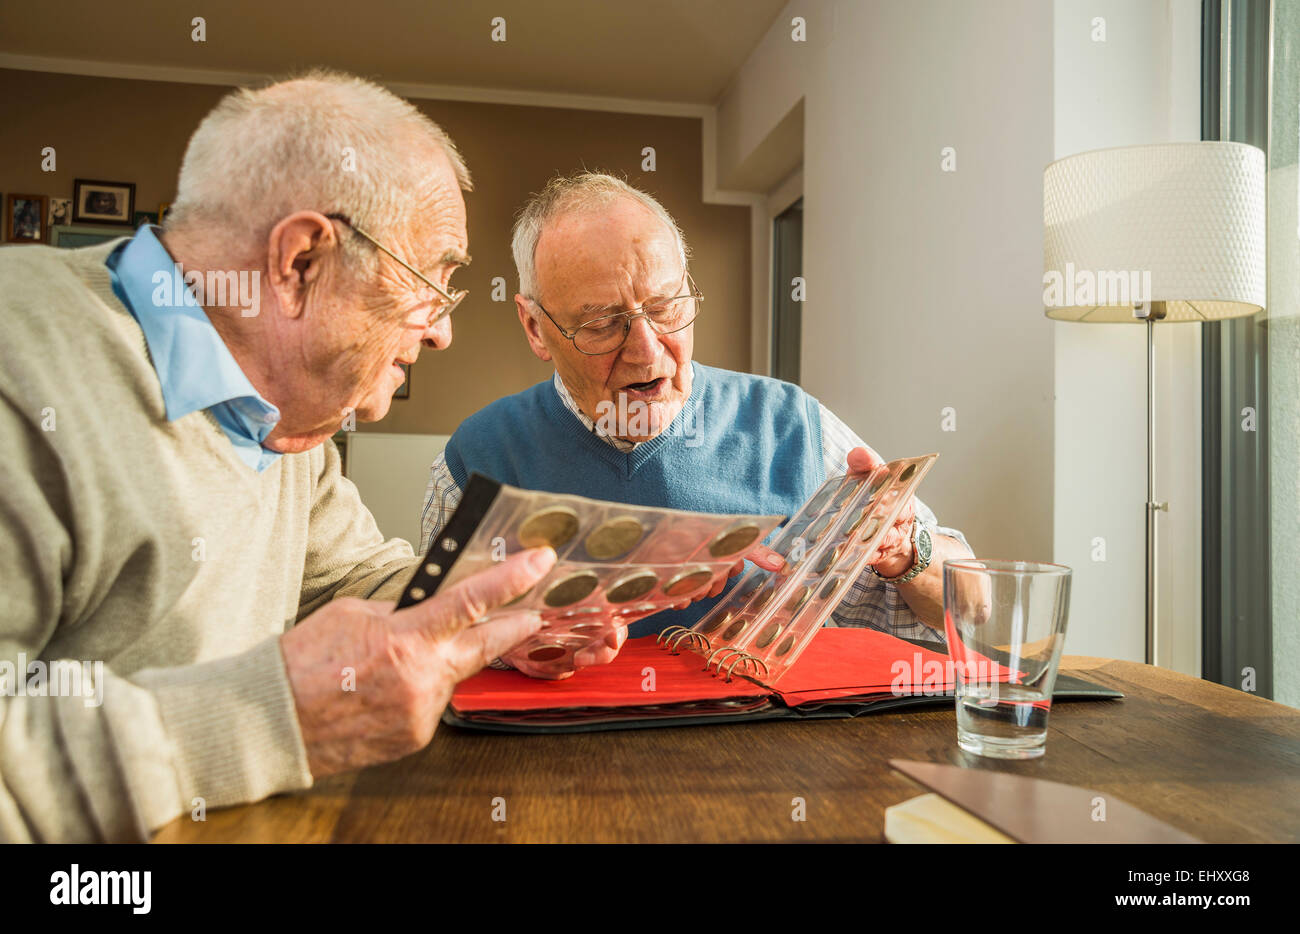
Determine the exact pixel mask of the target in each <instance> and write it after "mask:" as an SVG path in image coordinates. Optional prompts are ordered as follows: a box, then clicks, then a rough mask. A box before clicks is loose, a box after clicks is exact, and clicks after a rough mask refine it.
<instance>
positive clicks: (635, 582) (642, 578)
mask: <svg viewBox="0 0 1300 934" xmlns="http://www.w3.org/2000/svg"><path fill="white" fill-rule="evenodd" d="M658 583H659V578H657V577H656V576H655V575H654V573H653V572H651V571H633V572H632V573H631V574H625V575H623V576H622V577H620V578H619V579H618V580H616V581H614V583H613V584H612V585H610V587H609V589H608V590H606V591H605V599H606V600H608V601H609V602H610V603H627V601H629V600H635V599H637V598H638V597H644V596H645V595H646V594H648V593H649V592H650V591H652V590H654V589H655V585H656V584H658Z"/></svg>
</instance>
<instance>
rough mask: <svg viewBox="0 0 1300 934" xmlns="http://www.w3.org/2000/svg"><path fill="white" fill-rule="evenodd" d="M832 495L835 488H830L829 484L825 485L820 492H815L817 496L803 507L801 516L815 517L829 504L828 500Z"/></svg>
mask: <svg viewBox="0 0 1300 934" xmlns="http://www.w3.org/2000/svg"><path fill="white" fill-rule="evenodd" d="M834 495H835V488H834V487H833V486H831V485H830V484H829V483H827V484H825V485H824V486H823V487H822V488H821V489H820V490H818V491H817V495H816V496H814V497H813V498H812V499H811V500H810V501H809V503H808V505H807V506H805V507H804V511H803V514H804V515H805V516H815V515H817V514H818V513H820V512H821V511H822V510H823V509H825V508H826V504H827V503H828V502H830V498H831V497H832V496H834Z"/></svg>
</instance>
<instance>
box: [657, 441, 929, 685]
mask: <svg viewBox="0 0 1300 934" xmlns="http://www.w3.org/2000/svg"><path fill="white" fill-rule="evenodd" d="M936 458H938V455H937V454H927V455H925V456H924V457H913V458H905V459H902V460H896V461H891V462H890V463H888V464H882V465H881V466H879V467H877V468H876V469H875V470H873V471H872V472H871V473H869V474H861V473H858V474H848V475H845V476H839V477H831V478H830V479H829V480H827V481H826V482H825V483H824V484H822V486H821V487H820V489H818V490H817V492H816V493H814V494H813V496H812V497H811V498H810V499H809V500H808V502H806V503H805V504H804V505H803V507H802V508H800V510H799V511H798V512H797V513H795V516H794V518H793V519H791V520H790V522H789V523H787V524H786V526H785V527H784V528H783V529H782V530H781V532H780V534H779V535H778V536H777V539H776V541H774V542H773V543H772V548H773V549H774V550H775V551H776V552H777V553H778V554H780V555H781V557H782V558H784V559H785V561H784V564H783V565H782V567H781V568H780V570H777V571H768V570H766V569H765V568H761V567H758V566H757V565H754V566H752V567H751V568H750V570H749V571H748V572H747V573H746V574H745V576H744V577H743V578H741V580H740V582H739V583H738V584H737V585H736V586H735V587H734V588H733V589H732V590H731V591H730V592H729V593H728V594H727V596H726V597H725V598H724V599H723V600H722V601H721V602H720V603H718V604H717V605H716V606H715V607H714V608H713V609H712V610H710V611H709V612H708V613H707V614H706V615H705V616H704V617H703V618H702V619H701V620H700V621H699V622H698V623H696V624H695V626H694V627H692V628H690V629H686V628H684V627H671V628H669V629H666V630H664V631H663V632H662V633H661V634H660V642H661V643H662V644H664V645H666V646H668V647H669V648H670V649H672V650H673V651H680V650H681V649H683V648H685V649H690V650H692V651H694V652H697V653H699V654H701V655H703V656H705V658H706V668H707V669H709V670H712V671H715V672H718V673H720V674H722V676H723V677H726V678H730V677H732V676H733V675H736V674H740V675H744V676H745V677H747V678H750V679H751V680H754V681H757V682H759V683H761V684H765V685H768V686H772V685H775V684H776V683H777V682H778V681H779V680H780V679H781V677H782V676H783V675H784V674H785V673H786V672H787V671H789V670H790V667H791V666H792V665H793V664H794V663H795V660H796V659H798V658H799V655H800V654H801V653H802V652H803V650H804V649H805V648H807V646H808V644H809V642H811V641H812V638H813V636H815V635H816V634H817V631H818V630H819V629H820V628H821V627H822V626H823V625H824V624H825V623H826V621H827V619H829V618H830V615H831V611H832V610H834V609H835V607H836V606H837V605H838V604H839V603H840V601H841V600H843V599H844V597H845V595H846V594H847V593H848V591H849V588H850V587H851V585H852V583H853V581H855V580H856V579H857V578H858V577H859V576H860V575H862V574H863V573H870V572H869V571H867V563H868V561H870V560H872V559H873V556H874V553H875V551H876V549H877V548H878V547H879V546H880V545H881V543H882V541H883V539H884V537H885V535H886V533H888V531H889V529H890V528H891V527H892V526H893V525H894V523H895V521H896V520H897V519H898V517H899V516H900V515H901V514H902V512H903V509H904V507H905V506H906V505H907V503H908V501H909V499H910V498H911V496H912V494H913V493H914V492H915V491H916V488H917V486H919V485H920V483H921V480H922V479H923V478H924V477H925V475H926V473H928V472H929V470H930V467H931V466H932V465H933V464H934V461H935V460H936Z"/></svg>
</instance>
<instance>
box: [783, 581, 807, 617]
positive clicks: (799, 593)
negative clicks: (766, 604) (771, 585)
mask: <svg viewBox="0 0 1300 934" xmlns="http://www.w3.org/2000/svg"><path fill="white" fill-rule="evenodd" d="M811 593H812V588H811V587H809V586H808V585H807V584H804V585H803V586H802V587H800V588H799V589H798V590H796V591H795V592H794V594H793V596H791V597H790V599H789V600H787V601H786V602H785V608H786V609H787V610H789V611H790V612H791V613H794V612H795V611H796V610H798V609H799V607H801V606H803V605H804V603H805V602H806V601H807V600H808V595H809V594H811Z"/></svg>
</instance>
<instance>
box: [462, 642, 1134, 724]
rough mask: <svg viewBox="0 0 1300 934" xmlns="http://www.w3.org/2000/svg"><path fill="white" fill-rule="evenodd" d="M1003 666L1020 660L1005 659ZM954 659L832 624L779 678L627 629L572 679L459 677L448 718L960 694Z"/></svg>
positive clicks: (809, 704) (709, 709) (1065, 679)
mask: <svg viewBox="0 0 1300 934" xmlns="http://www.w3.org/2000/svg"><path fill="white" fill-rule="evenodd" d="M994 671H995V674H994V677H999V678H1001V679H1003V680H1005V678H1007V677H1010V675H1011V670H1010V669H1007V668H1003V667H1002V666H1000V665H997V666H996V668H995V669H994ZM954 676H955V672H954V671H953V666H952V664H951V660H950V659H949V657H948V655H947V654H945V653H944V651H943V646H941V645H936V644H933V643H922V642H911V641H907V640H903V639H899V638H896V637H894V636H891V635H888V634H887V633H883V632H878V631H876V630H873V629H839V628H831V629H823V630H821V631H820V632H818V633H817V635H816V637H815V638H814V639H812V640H811V641H810V642H809V643H808V645H807V647H806V648H805V649H804V651H803V653H802V654H801V655H800V657H799V659H798V661H797V662H796V663H795V664H794V665H793V666H791V667H790V668H789V670H788V671H786V672H785V674H784V675H783V677H782V678H781V681H780V687H779V688H775V687H767V686H765V685H763V684H761V683H759V682H758V681H756V680H753V679H751V678H749V677H746V676H744V675H743V674H733V676H732V677H731V678H730V680H728V679H727V678H726V677H725V676H724V675H722V674H719V673H717V672H716V671H715V670H713V669H710V670H709V671H705V670H704V660H703V659H701V658H700V656H699V655H697V654H696V653H694V652H691V651H682V652H681V653H680V654H675V653H674V652H672V651H670V650H669V649H668V648H667V647H666V646H665V645H664V644H662V640H658V639H657V637H655V636H645V637H643V638H640V639H629V640H628V642H627V643H626V644H625V645H624V646H623V650H622V651H621V652H620V653H619V655H618V657H617V658H616V659H615V660H614V661H613V662H611V663H610V664H608V665H598V666H593V667H590V668H583V669H581V670H579V671H578V672H577V674H575V675H574V676H573V677H571V678H567V679H565V680H563V681H546V680H542V679H537V678H529V677H527V676H526V675H522V674H520V673H519V672H516V671H496V670H492V669H488V670H485V671H482V672H480V673H479V674H477V675H475V676H474V677H472V678H469V679H467V680H465V681H463V682H462V683H461V684H460V685H459V686H458V687H457V689H456V692H455V694H454V695H453V697H452V700H451V703H450V704H449V705H448V707H447V710H446V712H445V713H444V714H443V721H444V722H446V723H448V724H451V725H453V726H460V727H465V728H467V729H472V730H488V731H494V732H504V733H550V732H588V731H597V730H618V729H641V728H646V727H656V726H687V725H701V724H708V723H736V722H744V721H751V720H782V719H793V720H801V719H818V718H848V717H857V716H861V715H863V714H869V713H876V712H878V711H885V710H893V709H896V708H899V707H920V706H936V705H937V706H948V707H951V706H952V704H953V699H952V692H953V687H954ZM1120 697H1123V695H1122V694H1120V693H1119V692H1118V691H1114V690H1111V689H1110V688H1105V687H1102V686H1100V685H1096V684H1092V683H1090V682H1087V681H1084V680H1082V679H1080V678H1075V677H1072V676H1069V675H1059V676H1058V677H1057V679H1056V689H1055V691H1054V692H1053V700H1058V701H1059V700H1104V699H1115V698H1120Z"/></svg>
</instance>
